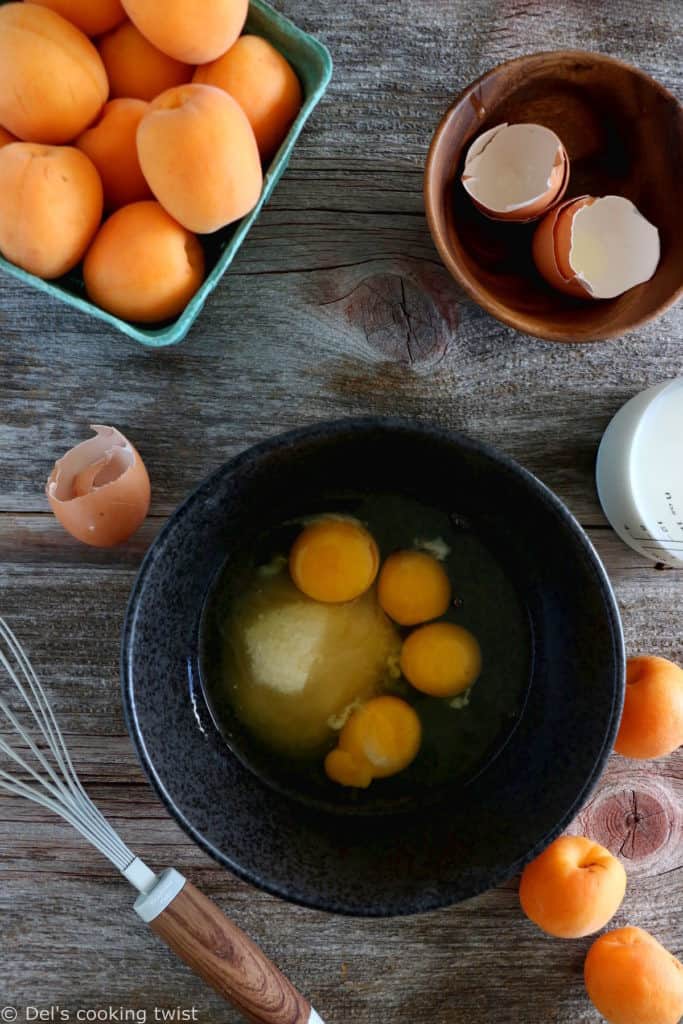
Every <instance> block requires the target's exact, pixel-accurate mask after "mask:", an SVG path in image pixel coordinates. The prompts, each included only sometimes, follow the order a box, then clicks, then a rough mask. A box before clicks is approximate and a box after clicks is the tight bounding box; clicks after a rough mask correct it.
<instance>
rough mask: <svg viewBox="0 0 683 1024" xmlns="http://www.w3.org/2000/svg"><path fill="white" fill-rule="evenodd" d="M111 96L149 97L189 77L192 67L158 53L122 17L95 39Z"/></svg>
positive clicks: (146, 98) (150, 98)
mask: <svg viewBox="0 0 683 1024" xmlns="http://www.w3.org/2000/svg"><path fill="white" fill-rule="evenodd" d="M99 50H100V57H101V58H102V63H103V64H104V66H105V68H106V70H107V77H108V78H109V89H110V93H111V95H112V96H113V97H133V98H134V99H139V100H153V99H155V98H156V97H157V96H158V95H159V93H162V92H164V91H165V90H166V89H170V88H172V87H173V86H174V85H183V84H184V83H185V82H189V81H190V79H191V78H192V70H193V69H192V67H191V66H190V65H189V64H183V63H181V62H180V61H178V60H174V59H173V57H169V56H168V54H166V53H162V52H161V50H157V48H156V46H153V45H152V43H150V41H149V40H148V39H145V37H144V36H143V35H142V34H141V33H140V32H138V30H137V29H136V27H135V25H133V24H132V22H130V21H125V22H124V23H123V25H119V27H118V28H115V29H114V31H113V32H109V33H107V35H106V36H104V37H103V38H102V39H101V40H100V43H99Z"/></svg>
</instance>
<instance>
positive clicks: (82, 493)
mask: <svg viewBox="0 0 683 1024" xmlns="http://www.w3.org/2000/svg"><path fill="white" fill-rule="evenodd" d="M92 429H93V430H94V431H95V437H91V438H89V440H87V441H83V442H82V443H81V444H78V445H76V446H75V448H71V449H70V451H68V452H67V453H66V455H64V456H63V458H61V459H58V460H57V462H56V463H55V465H54V467H53V469H52V472H51V473H50V476H49V478H48V481H47V486H46V494H47V498H48V501H49V503H50V508H51V509H52V511H53V512H54V514H55V516H56V517H57V519H58V520H59V522H60V523H61V524H62V526H63V527H64V529H65V530H66V531H67V533H70V534H71V536H72V537H75V538H76V540H80V541H82V542H83V543H84V544H89V545H91V546H92V547H96V548H109V547H113V546H114V545H115V544H120V543H122V542H123V541H125V540H127V539H128V538H129V537H130V536H131V535H132V534H133V533H134V532H135V531H136V530H137V528H138V527H139V526H140V524H141V523H142V522H143V520H144V519H145V516H146V515H147V512H148V511H149V503H150V496H151V489H150V483H149V477H148V475H147V470H146V469H145V464H144V463H143V461H142V459H141V458H140V455H139V454H138V452H137V451H136V449H135V448H134V447H133V445H132V444H131V443H130V441H128V439H127V438H125V437H124V436H123V434H122V433H121V432H120V431H118V430H117V429H116V428H115V427H107V426H100V425H96V424H93V426H92Z"/></svg>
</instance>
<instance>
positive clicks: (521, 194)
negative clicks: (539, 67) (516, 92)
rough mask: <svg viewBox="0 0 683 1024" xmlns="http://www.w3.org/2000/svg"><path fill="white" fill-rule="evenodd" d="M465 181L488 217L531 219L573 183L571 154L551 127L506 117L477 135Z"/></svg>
mask: <svg viewBox="0 0 683 1024" xmlns="http://www.w3.org/2000/svg"><path fill="white" fill-rule="evenodd" d="M461 181H462V184H463V187H464V189H465V191H466V192H467V194H468V195H469V197H470V199H471V200H472V202H473V203H474V205H475V206H476V207H477V209H478V210H479V211H480V212H481V213H483V214H484V215H485V216H487V217H490V218H491V219H492V220H503V221H515V222H518V223H525V222H528V221H531V220H537V219H538V218H539V217H542V216H543V214H544V213H546V212H547V211H548V210H549V209H550V207H551V206H553V205H554V204H555V203H557V202H559V200H560V199H561V198H562V196H563V195H564V193H565V192H566V190H567V185H568V184H569V157H568V156H567V152H566V150H565V148H564V146H563V144H562V141H561V140H560V139H559V138H558V136H557V135H556V134H555V132H553V131H551V130H550V128H546V127H544V126H543V125H539V124H508V123H507V122H504V123H503V124H499V125H496V127H495V128H490V129H489V130H488V131H486V132H484V133H483V134H482V135H479V136H478V137H477V138H476V139H475V140H474V142H473V143H472V145H471V146H470V148H469V149H468V151H467V156H466V157H465V168H464V171H463V174H462V178H461Z"/></svg>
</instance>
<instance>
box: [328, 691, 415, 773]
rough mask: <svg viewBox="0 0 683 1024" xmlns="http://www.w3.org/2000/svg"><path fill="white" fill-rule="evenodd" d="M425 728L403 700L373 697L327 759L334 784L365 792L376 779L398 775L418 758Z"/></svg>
mask: <svg viewBox="0 0 683 1024" xmlns="http://www.w3.org/2000/svg"><path fill="white" fill-rule="evenodd" d="M421 742H422V725H421V723H420V719H419V718H418V716H417V713H416V712H415V711H414V709H413V708H411V706H410V704H407V703H406V701H404V700H401V699H400V697H373V699H372V700H369V701H368V702H367V704H363V705H362V707H360V708H358V710H357V711H354V712H353V713H352V714H351V717H350V718H349V720H348V722H347V723H346V725H345V726H344V728H343V729H342V731H341V733H340V734H339V741H338V745H337V746H336V747H335V749H334V750H331V751H330V753H329V754H328V755H327V757H326V758H325V772H326V773H327V776H328V778H329V779H331V780H332V782H338V783H339V784H340V785H342V786H355V787H356V788H358V789H366V788H367V787H368V786H369V785H370V783H371V782H372V780H373V779H386V778H388V777H389V776H390V775H397V774H398V772H402V771H403V770H404V769H405V768H407V767H408V765H409V764H411V763H412V762H413V761H414V760H415V758H416V757H417V754H418V751H419V749H420V743H421Z"/></svg>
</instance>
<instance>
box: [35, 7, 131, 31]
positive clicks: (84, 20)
mask: <svg viewBox="0 0 683 1024" xmlns="http://www.w3.org/2000/svg"><path fill="white" fill-rule="evenodd" d="M26 2H27V3H32V4H39V5H40V6H41V7H49V8H50V10H52V11H56V12H57V14H61V16H62V17H63V18H66V20H67V21H70V22H71V24H72V25H75V26H76V28H80V30H81V32H85V34H86V36H99V35H100V34H101V33H102V32H108V31H109V30H110V29H112V28H114V26H115V25H118V24H119V22H121V21H123V19H124V18H125V16H126V12H125V11H124V9H123V7H122V6H121V0H26Z"/></svg>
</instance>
